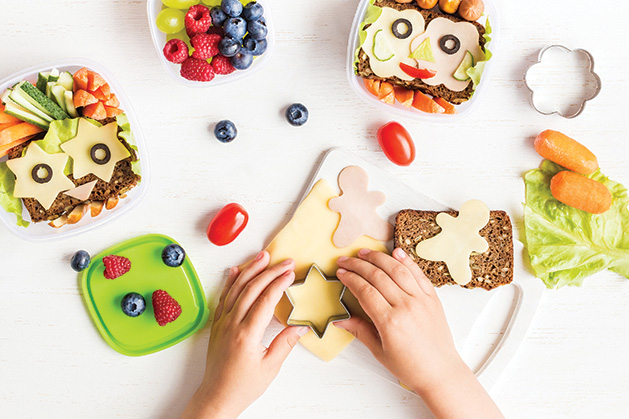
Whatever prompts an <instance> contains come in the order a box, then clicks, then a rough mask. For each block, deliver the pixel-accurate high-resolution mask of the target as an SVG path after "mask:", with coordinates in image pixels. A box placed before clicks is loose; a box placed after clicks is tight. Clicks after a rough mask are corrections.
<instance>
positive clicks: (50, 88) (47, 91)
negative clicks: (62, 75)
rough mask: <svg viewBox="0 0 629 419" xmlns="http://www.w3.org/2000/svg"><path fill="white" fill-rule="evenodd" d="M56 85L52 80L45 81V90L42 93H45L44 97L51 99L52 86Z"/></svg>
mask: <svg viewBox="0 0 629 419" xmlns="http://www.w3.org/2000/svg"><path fill="white" fill-rule="evenodd" d="M56 85H57V83H56V82H54V81H49V82H48V83H46V91H45V92H44V93H46V97H47V98H48V99H52V87H53V86H56Z"/></svg>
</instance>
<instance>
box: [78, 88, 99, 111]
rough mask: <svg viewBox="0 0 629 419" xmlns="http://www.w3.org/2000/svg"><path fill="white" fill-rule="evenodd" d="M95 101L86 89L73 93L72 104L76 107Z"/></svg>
mask: <svg viewBox="0 0 629 419" xmlns="http://www.w3.org/2000/svg"><path fill="white" fill-rule="evenodd" d="M96 102H98V99H97V98H95V97H94V95H92V94H91V93H90V92H88V91H86V90H77V91H76V92H75V93H74V106H75V107H77V108H80V107H82V106H87V105H91V104H93V103H96Z"/></svg>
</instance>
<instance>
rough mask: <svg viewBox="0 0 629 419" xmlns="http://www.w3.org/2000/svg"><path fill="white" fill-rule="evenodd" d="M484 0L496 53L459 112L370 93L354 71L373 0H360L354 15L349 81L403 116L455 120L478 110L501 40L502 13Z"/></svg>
mask: <svg viewBox="0 0 629 419" xmlns="http://www.w3.org/2000/svg"><path fill="white" fill-rule="evenodd" d="M483 1H484V3H485V15H486V16H487V17H488V18H489V22H490V24H491V29H492V34H491V43H489V49H490V50H491V52H492V54H494V57H493V59H491V60H489V62H488V63H487V64H486V66H485V71H484V73H483V77H482V78H481V82H480V83H479V85H478V86H477V87H476V91H475V92H474V95H473V96H472V98H471V99H470V100H468V101H467V102H465V103H462V104H461V105H457V108H456V109H457V113H456V114H454V115H445V114H430V113H425V112H422V111H420V110H417V109H414V108H406V107H404V106H403V105H401V104H400V103H398V102H396V103H395V104H393V105H389V104H386V103H384V102H381V101H379V100H378V99H377V98H376V97H375V96H374V95H372V94H371V93H369V92H368V91H367V89H366V88H365V85H364V83H363V80H362V77H360V76H357V75H356V74H354V52H355V51H356V48H358V46H359V39H358V32H359V29H360V24H361V23H362V22H363V20H364V18H365V12H366V11H367V7H368V6H369V3H370V0H361V2H360V4H359V5H358V9H357V10H356V15H355V16H354V22H353V23H352V30H351V31H350V33H349V42H348V45H347V79H348V81H349V84H350V85H351V86H352V88H353V89H354V91H355V92H356V94H357V95H358V96H360V98H361V99H363V100H364V101H366V102H368V103H371V104H373V105H374V106H376V107H377V108H379V109H381V110H383V111H385V112H390V113H393V114H396V115H398V116H401V117H405V118H411V119H417V120H424V121H437V122H453V121H457V120H460V119H463V118H465V117H467V116H468V115H469V114H471V113H472V112H473V111H474V109H476V107H477V106H478V103H479V102H480V101H481V99H482V97H483V95H484V93H485V90H487V85H488V84H489V80H490V78H491V72H492V70H493V67H494V63H495V61H496V57H495V55H496V51H497V49H498V44H499V41H500V17H499V16H498V10H497V9H496V7H495V6H494V3H493V2H492V1H491V0H483Z"/></svg>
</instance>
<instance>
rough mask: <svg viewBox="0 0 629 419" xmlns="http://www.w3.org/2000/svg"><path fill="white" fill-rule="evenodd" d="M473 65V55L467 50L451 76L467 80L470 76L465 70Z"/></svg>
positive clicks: (459, 79)
mask: <svg viewBox="0 0 629 419" xmlns="http://www.w3.org/2000/svg"><path fill="white" fill-rule="evenodd" d="M472 67H474V56H473V55H472V53H471V52H469V51H467V52H466V53H465V56H464V57H463V61H461V64H459V68H457V69H456V71H455V72H454V74H453V75H452V77H454V78H455V79H456V80H458V81H468V80H469V79H470V76H469V75H468V74H467V70H468V69H470V68H472Z"/></svg>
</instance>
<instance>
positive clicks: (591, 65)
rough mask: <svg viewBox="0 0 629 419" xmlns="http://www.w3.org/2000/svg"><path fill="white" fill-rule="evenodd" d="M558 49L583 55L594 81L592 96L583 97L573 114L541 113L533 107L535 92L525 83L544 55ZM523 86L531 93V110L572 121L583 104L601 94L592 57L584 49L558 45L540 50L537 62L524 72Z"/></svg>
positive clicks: (580, 110) (555, 111) (556, 111)
mask: <svg viewBox="0 0 629 419" xmlns="http://www.w3.org/2000/svg"><path fill="white" fill-rule="evenodd" d="M554 48H557V49H560V50H563V51H565V52H568V53H577V54H583V55H584V56H585V57H586V58H587V60H588V63H589V67H588V73H589V75H590V76H592V79H593V80H594V89H593V94H592V95H591V96H590V97H583V98H582V100H581V103H580V105H579V107H578V108H577V109H576V110H575V111H574V112H573V113H569V114H565V113H563V112H562V111H560V110H553V111H551V112H545V111H542V110H541V109H539V108H538V107H537V105H535V101H534V100H533V97H534V95H535V91H534V89H533V88H532V87H531V86H530V85H529V83H528V82H527V76H528V75H529V72H530V71H531V69H532V68H533V67H535V66H536V65H539V64H541V63H542V61H543V58H544V54H546V52H548V51H549V50H551V49H554ZM524 85H525V86H526V88H527V89H528V90H529V91H530V92H531V96H530V98H529V102H530V103H531V106H532V107H533V109H535V110H536V111H537V112H538V113H540V114H542V115H554V114H556V115H559V116H561V117H563V118H566V119H572V118H576V117H577V116H579V115H580V114H581V113H582V112H583V110H584V109H585V103H586V102H588V101H590V100H592V99H594V98H595V97H596V96H598V94H599V93H600V92H601V87H602V84H601V79H600V77H599V76H598V74H596V73H595V72H594V57H592V54H590V53H589V52H588V51H586V50H584V49H570V48H567V47H565V46H563V45H558V44H553V45H547V46H545V47H544V48H542V50H541V51H540V52H539V55H538V56H537V62H535V63H533V64H532V65H531V66H530V67H529V68H527V69H526V71H525V72H524Z"/></svg>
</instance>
